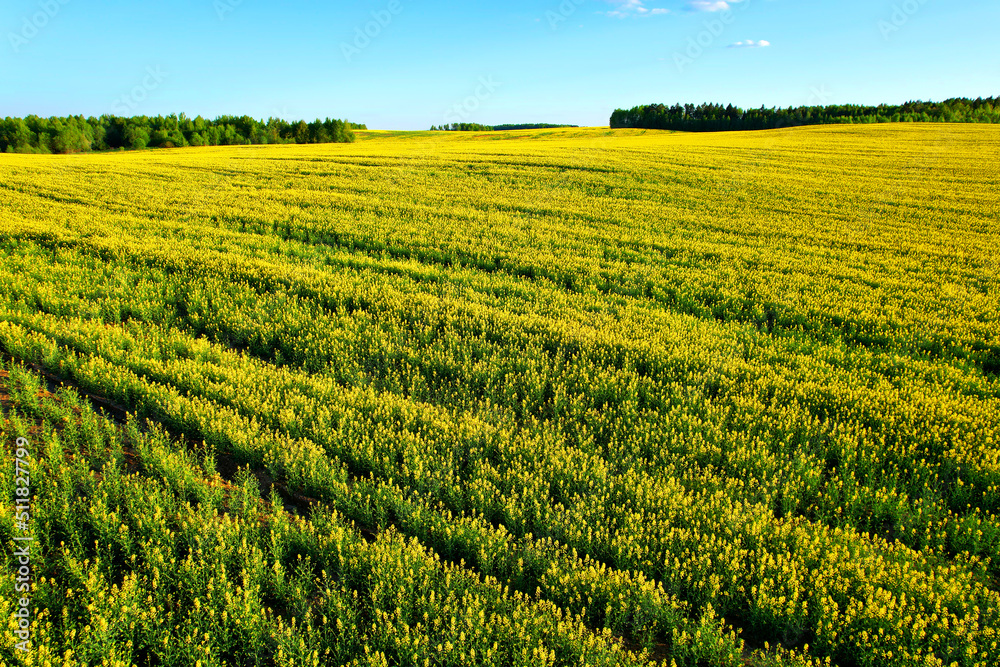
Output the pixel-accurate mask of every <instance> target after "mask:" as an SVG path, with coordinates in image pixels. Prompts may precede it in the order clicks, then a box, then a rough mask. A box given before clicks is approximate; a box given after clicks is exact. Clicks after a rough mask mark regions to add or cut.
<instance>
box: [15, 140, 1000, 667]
mask: <svg viewBox="0 0 1000 667" xmlns="http://www.w3.org/2000/svg"><path fill="white" fill-rule="evenodd" d="M357 139H358V140H357V142H356V143H354V144H326V145H310V146H288V145H286V146H241V147H217V148H187V149H178V150H169V149H162V150H157V151H149V152H130V153H106V154H90V155H71V156H32V155H3V156H0V255H2V258H3V261H2V262H0V352H2V353H3V355H4V358H5V361H4V366H3V368H4V370H0V398H2V399H3V401H2V402H3V408H4V419H3V421H2V422H0V424H2V429H0V430H2V434H0V439H2V441H3V442H4V445H5V447H7V449H8V451H9V452H13V448H14V442H15V439H16V438H17V437H25V438H27V440H28V441H29V442H31V446H32V447H33V450H32V451H33V453H34V455H35V458H34V459H33V461H34V462H33V465H34V466H35V467H34V472H33V476H32V489H33V493H34V501H33V502H34V508H33V509H34V515H33V519H32V530H33V535H34V538H35V543H34V547H33V549H34V550H33V552H32V554H33V555H32V565H33V567H34V568H35V569H34V574H33V577H34V589H33V591H32V599H33V604H34V609H35V612H34V613H35V617H34V623H35V625H34V626H33V627H34V630H33V632H34V636H33V641H34V646H35V649H36V652H35V653H34V654H33V659H34V660H35V661H36V664H43V663H44V662H45V660H46V659H50V660H51V661H52V662H53V663H57V662H58V663H60V664H62V663H63V662H64V661H65V664H95V663H99V662H100V661H101V660H104V659H106V660H108V664H114V665H119V664H120V665H130V664H139V665H143V664H160V665H192V664H196V662H198V661H200V664H201V665H205V666H207V665H223V664H225V665H318V664H336V665H429V664H435V665H468V664H483V665H514V664H516V665H521V664H531V665H581V664H585V665H609V666H610V665H640V664H647V663H648V662H649V661H655V662H657V663H664V664H667V665H669V664H671V660H673V661H675V662H676V663H677V664H678V665H728V666H733V667H737V666H739V665H745V664H753V665H772V664H798V665H821V664H837V665H844V666H847V665H852V666H853V665H887V664H899V665H955V664H957V665H961V666H973V665H982V666H984V667H986V666H988V665H995V664H997V662H998V660H1000V647H998V641H1000V636H998V635H1000V592H998V590H1000V562H998V561H997V558H996V555H997V553H998V552H1000V516H998V512H1000V380H998V374H1000V277H998V276H1000V257H998V252H997V250H998V249H1000V222H998V215H1000V194H998V193H1000V166H998V163H997V160H996V156H997V155H998V154H1000V127H993V126H982V125H956V124H948V125H937V124H926V125H925V124H912V125H910V124H900V125H875V126H820V127H811V128H797V129H788V130H775V131H763V132H756V133H713V134H683V133H668V132H655V131H643V130H609V129H607V128H570V129H547V130H528V131H516V132H483V133H430V132H412V133H397V132H374V131H358V132H357ZM39 374H42V375H44V377H40V375H39ZM59 381H62V382H63V383H65V385H66V387H65V388H64V389H58V387H57V385H58V382H59ZM53 390H55V391H54V393H53ZM95 406H97V407H103V408H104V414H99V413H98V412H97V410H96V408H95ZM126 413H129V414H130V416H126ZM0 486H2V487H3V489H4V494H3V499H2V501H0V502H2V507H3V512H2V514H0V533H2V535H0V542H2V543H3V558H4V561H5V562H4V567H5V568H6V569H7V571H8V572H12V571H14V570H15V569H16V567H17V565H16V561H17V557H16V556H15V555H14V552H13V550H14V548H15V547H14V546H13V545H14V544H15V543H14V541H13V537H14V536H15V535H16V534H19V529H18V527H17V526H16V524H15V520H14V514H15V505H14V501H13V498H14V490H13V489H14V482H13V479H12V478H11V477H10V475H4V476H3V479H2V481H0ZM14 586H15V584H14V580H13V577H6V578H4V579H3V581H2V583H0V613H2V614H5V615H6V616H7V618H11V614H13V613H14V611H15V609H16V605H17V599H18V595H19V594H18V593H16V592H15V589H14ZM15 641H16V639H15V638H14V636H13V635H12V634H11V633H10V632H5V633H4V635H3V637H2V639H0V652H2V655H3V657H4V660H7V661H12V660H14V659H15V658H14V656H15V653H14V642H15ZM70 649H71V651H72V652H71V653H70V654H69V656H67V655H66V653H65V652H66V651H67V650H70Z"/></svg>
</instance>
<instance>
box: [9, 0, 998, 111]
mask: <svg viewBox="0 0 1000 667" xmlns="http://www.w3.org/2000/svg"><path fill="white" fill-rule="evenodd" d="M379 19H380V21H379ZM998 25H1000V3H998V2H996V0H840V1H837V2H833V1H830V2H827V1H820V0H741V1H739V2H734V1H730V2H724V1H721V0H698V1H695V2H691V1H687V0H551V1H548V0H540V1H537V2H528V1H526V0H507V1H506V2H502V3H482V2H466V1H459V0H362V1H360V2H337V1H333V2H330V1H326V2H324V1H322V0H285V1H283V2H273V1H270V0H177V1H174V2H169V3H167V2H148V1H146V2H138V1H131V2H130V1H125V0H107V1H104V2H94V1H91V0H5V2H4V3H3V8H2V9H0V33H2V34H0V36H2V39H0V116H7V115H11V116H20V115H26V114H30V113H35V114H39V115H44V116H50V115H66V114H77V113H82V114H84V115H100V114H102V113H118V114H119V115H126V112H127V114H128V115H133V114H135V115H138V114H146V115H156V114H161V113H163V114H165V113H171V112H182V111H183V112H185V113H187V114H188V115H190V116H194V115H198V114H201V115H203V116H206V117H214V116H216V115H219V114H225V113H231V114H240V115H242V114H249V115H252V116H255V117H258V118H260V117H268V116H281V117H285V118H290V119H291V118H295V119H297V118H300V117H301V118H307V119H312V118H316V117H327V116H331V117H337V118H348V119H350V120H353V121H356V122H364V123H367V124H368V126H369V127H370V128H379V129H427V128H428V127H430V125H432V124H440V123H444V122H450V121H458V120H464V121H469V122H481V123H501V122H509V123H520V122H553V123H555V122H559V123H573V124H578V125H606V124H607V122H608V117H609V116H610V114H611V111H613V110H614V109H615V108H616V107H628V106H633V105H636V104H644V103H649V102H664V103H674V102H695V103H697V102H708V101H711V102H721V103H729V102H732V103H734V104H738V105H740V106H743V107H749V106H760V105H761V104H764V105H767V106H774V105H778V106H787V105H799V104H838V103H878V102H890V103H899V102H904V101H906V100H910V99H924V100H928V99H943V98H946V97H952V96H970V97H978V96H983V97H988V96H995V95H1000V47H998V46H997V40H996V34H997V26H998ZM366 29H367V32H368V35H365V34H364V33H365V31H366Z"/></svg>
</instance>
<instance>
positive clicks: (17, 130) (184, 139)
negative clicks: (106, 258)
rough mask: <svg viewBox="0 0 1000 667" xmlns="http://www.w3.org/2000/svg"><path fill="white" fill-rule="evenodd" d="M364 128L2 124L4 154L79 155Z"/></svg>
mask: <svg viewBox="0 0 1000 667" xmlns="http://www.w3.org/2000/svg"><path fill="white" fill-rule="evenodd" d="M357 129H366V128H365V126H364V125H359V124H357V123H349V122H347V121H341V120H334V119H330V118H327V119H326V120H324V121H321V120H316V121H314V122H312V123H306V122H305V121H299V122H298V123H289V122H286V121H284V120H281V119H277V118H270V119H268V120H267V121H263V120H259V121H258V120H254V119H253V118H250V117H248V116H242V117H234V116H220V117H219V118H216V119H215V120H205V119H204V118H202V117H201V116H199V117H197V118H194V119H190V118H188V117H187V116H185V115H184V114H181V115H180V116H176V115H170V116H166V117H163V116H156V117H147V116H136V117H133V118H120V117H117V116H108V115H105V116H101V117H100V118H93V117H91V118H84V117H83V116H71V117H68V118H40V117H38V116H28V117H27V118H9V117H8V118H5V119H4V120H3V121H0V151H3V152H7V153H78V152H85V151H90V150H95V151H106V150H115V149H118V148H129V149H142V148H146V147H150V148H181V147H184V146H220V145H223V146H234V145H235V146H238V145H243V144H268V143H273V144H276V143H303V144H317V143H349V142H352V141H354V132H353V130H357Z"/></svg>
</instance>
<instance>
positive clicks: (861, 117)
mask: <svg viewBox="0 0 1000 667" xmlns="http://www.w3.org/2000/svg"><path fill="white" fill-rule="evenodd" d="M901 122H906V123H915V122H916V123H933V122H937V123H1000V97H989V98H982V97H980V98H977V99H975V100H972V99H968V98H952V99H948V100H945V101H944V102H922V101H915V102H907V103H906V104H900V105H889V104H881V105H879V106H861V105H855V104H843V105H828V106H802V107H788V108H787V109H783V108H780V107H775V108H771V109H768V108H765V107H763V106H762V107H761V108H759V109H746V110H744V109H741V108H739V107H734V106H733V105H732V104H730V105H728V106H722V105H721V104H701V105H697V106H696V105H694V104H684V105H681V104H675V105H673V106H669V107H668V106H666V105H664V104H647V105H642V106H637V107H633V108H632V109H627V110H626V109H616V110H615V111H614V113H612V114H611V127H612V128H643V129H651V130H680V131H684V132H718V131H726V130H768V129H775V128H780V127H794V126H800V125H826V124H836V123H901Z"/></svg>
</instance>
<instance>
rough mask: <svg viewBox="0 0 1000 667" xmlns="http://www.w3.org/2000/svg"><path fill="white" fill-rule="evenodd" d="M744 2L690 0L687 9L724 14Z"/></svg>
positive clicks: (734, 0) (740, 0)
mask: <svg viewBox="0 0 1000 667" xmlns="http://www.w3.org/2000/svg"><path fill="white" fill-rule="evenodd" d="M744 1H745V0H690V1H689V2H688V3H687V8H688V9H689V10H690V11H693V12H724V11H726V10H727V9H732V7H733V5H738V4H739V3H741V2H744Z"/></svg>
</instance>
